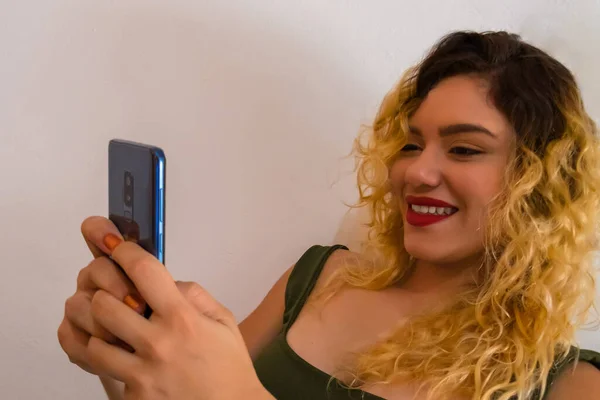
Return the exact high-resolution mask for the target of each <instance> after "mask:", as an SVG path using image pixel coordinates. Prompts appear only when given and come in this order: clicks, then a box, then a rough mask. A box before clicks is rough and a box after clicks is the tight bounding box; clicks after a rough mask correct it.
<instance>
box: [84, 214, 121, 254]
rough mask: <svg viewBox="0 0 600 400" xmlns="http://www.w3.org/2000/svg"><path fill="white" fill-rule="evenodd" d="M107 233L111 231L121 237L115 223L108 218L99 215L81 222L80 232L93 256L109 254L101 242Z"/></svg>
mask: <svg viewBox="0 0 600 400" xmlns="http://www.w3.org/2000/svg"><path fill="white" fill-rule="evenodd" d="M108 233H112V234H113V235H115V236H116V237H118V238H121V239H123V236H122V235H121V233H120V232H119V230H118V229H117V227H116V226H115V224H113V223H112V221H111V220H109V219H108V218H104V217H99V216H93V217H88V218H86V219H85V220H84V221H83V223H82V224H81V234H82V235H83V238H84V240H85V242H86V244H87V246H88V248H89V249H90V251H91V252H92V254H93V255H94V257H102V256H105V255H107V254H109V249H108V247H107V246H106V245H105V244H104V242H103V239H104V236H106V235H107V234H108Z"/></svg>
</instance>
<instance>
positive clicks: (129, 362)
mask: <svg viewBox="0 0 600 400" xmlns="http://www.w3.org/2000/svg"><path fill="white" fill-rule="evenodd" d="M86 357H87V361H88V365H89V366H90V367H91V368H93V370H94V371H96V373H97V374H98V375H108V376H110V377H111V378H113V379H116V380H118V381H121V382H124V383H125V384H126V385H127V384H129V385H131V384H136V383H137V376H138V374H139V372H140V371H141V370H142V368H143V364H142V359H141V358H140V357H139V356H137V355H135V354H133V353H130V352H128V351H126V350H123V349H121V348H119V347H117V346H113V345H111V344H108V343H106V342H105V341H104V340H102V339H98V338H96V337H93V336H92V337H91V338H90V340H89V342H88V345H87V353H86Z"/></svg>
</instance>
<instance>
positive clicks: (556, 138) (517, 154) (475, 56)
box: [58, 32, 600, 400]
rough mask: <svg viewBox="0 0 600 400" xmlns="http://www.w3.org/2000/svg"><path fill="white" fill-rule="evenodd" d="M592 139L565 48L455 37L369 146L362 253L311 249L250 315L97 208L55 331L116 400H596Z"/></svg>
mask: <svg viewBox="0 0 600 400" xmlns="http://www.w3.org/2000/svg"><path fill="white" fill-rule="evenodd" d="M597 135H598V131H597V128H596V126H595V124H594V123H593V121H592V119H591V118H590V117H589V116H588V114H587V113H586V111H585V109H584V106H583V102H582V100H581V96H580V93H579V90H578V87H577V85H576V82H575V79H574V77H573V75H572V74H571V72H570V71H569V70H568V69H566V68H565V67H564V66H563V65H562V64H560V63H559V62H558V61H557V60H555V59H554V58H552V57H550V56H549V55H548V54H546V53H544V52H542V51H541V50H539V49H537V48H535V47H533V46H531V45H529V44H527V43H525V42H523V41H522V40H521V39H520V38H519V37H518V36H516V35H511V34H509V33H506V32H486V33H476V32H456V33H452V34H450V35H448V36H447V37H445V38H443V39H442V40H441V41H440V42H439V43H438V44H437V45H436V46H435V47H434V48H433V49H432V51H431V52H430V54H429V55H428V56H427V57H426V58H425V59H424V60H423V62H421V63H420V64H419V65H417V66H416V67H414V68H412V69H410V70H409V71H408V73H407V74H406V75H405V76H404V77H403V79H402V80H401V81H400V82H399V83H398V85H397V86H396V87H395V88H394V89H393V90H392V91H391V92H390V93H389V94H388V96H387V97H386V98H385V99H384V102H383V104H382V106H381V108H380V110H379V113H378V115H377V117H376V119H375V122H374V124H373V129H371V130H370V131H367V132H366V136H364V137H359V138H358V139H357V141H356V147H355V150H356V154H357V157H358V187H359V194H360V201H359V205H363V206H367V207H368V209H369V210H370V211H371V223H370V228H371V229H370V232H369V236H368V240H367V242H366V245H365V247H364V249H363V251H362V252H361V253H360V254H358V253H352V252H350V251H348V249H347V247H346V246H343V245H334V246H313V247H311V248H309V249H308V250H307V251H306V252H305V253H304V254H303V255H302V256H301V257H300V258H299V260H298V261H297V262H296V263H295V265H294V266H293V267H291V268H290V269H289V270H288V271H287V272H286V273H285V274H284V275H283V276H282V277H281V278H280V279H279V281H278V282H277V283H276V284H275V285H274V287H273V288H272V289H271V291H270V292H269V293H268V294H267V296H266V297H265V299H264V300H263V301H262V302H261V304H260V305H259V307H258V308H257V309H256V310H255V311H253V312H252V313H251V314H250V315H249V316H248V317H247V318H246V319H245V320H244V321H242V322H241V323H240V324H239V327H238V326H237V325H236V323H235V321H234V318H233V315H232V313H231V312H230V311H228V310H227V309H225V308H224V307H223V306H222V305H220V304H219V303H218V302H216V301H215V300H214V299H212V298H211V297H210V295H209V294H208V293H207V292H206V291H205V290H204V289H202V288H201V287H200V286H199V285H197V284H194V283H181V282H174V279H173V278H172V277H171V276H170V275H169V272H168V271H167V269H165V268H164V266H163V265H162V264H160V263H159V262H158V261H157V260H156V259H155V258H153V257H151V255H150V254H149V253H146V252H144V251H143V250H142V248H141V247H139V246H138V245H136V244H134V243H127V242H123V238H122V237H121V236H120V234H119V232H118V230H117V229H116V227H115V226H114V225H113V224H112V223H111V222H110V221H108V220H107V219H105V218H91V219H88V220H86V221H85V223H84V224H83V226H82V232H83V234H84V237H85V239H86V242H87V244H88V246H89V248H90V250H91V251H92V254H93V255H94V257H95V260H94V261H92V262H91V263H90V264H89V265H88V266H87V267H85V268H83V269H82V270H81V272H80V275H79V277H78V285H77V290H76V292H75V294H74V295H73V296H71V297H70V298H69V299H68V300H67V302H66V305H65V317H64V319H63V321H62V323H61V325H60V327H59V331H58V336H59V341H60V343H61V346H62V347H63V349H64V350H65V352H66V353H67V354H68V355H69V358H70V360H71V361H72V362H74V363H77V364H78V365H79V366H80V367H81V368H83V369H85V370H87V371H88V372H91V373H94V374H97V375H99V376H101V377H102V379H103V382H104V384H105V387H106V388H107V392H110V394H109V396H111V398H112V399H121V398H125V399H140V398H142V399H148V398H152V399H154V398H165V399H166V398H169V399H178V400H187V399H190V400H191V399H198V398H202V399H207V400H213V399H215V400H216V399H242V398H243V399H255V400H258V399H271V400H272V399H273V398H276V399H278V400H287V399H293V400H294V399H298V400H300V399H330V400H346V399H370V400H380V399H383V398H385V399H391V400H422V399H427V400H434V399H435V400H442V399H444V400H450V399H452V400H456V399H461V400H462V399H472V400H492V399H493V400H509V399H510V400H540V399H547V400H571V399H574V398H576V399H578V400H592V399H597V398H598V396H599V394H600V354H598V353H597V352H594V351H591V350H585V349H584V350H582V349H580V348H579V347H578V346H577V344H576V342H575V332H576V330H577V329H578V328H579V327H580V326H581V324H582V323H583V322H584V321H585V320H586V318H587V316H588V312H589V310H590V309H591V306H592V304H593V300H594V297H595V276H594V271H593V269H592V263H591V257H592V256H593V254H594V251H595V250H597V243H598V241H597V233H598V232H597V227H598V222H599V213H600V147H599V141H598V136H597ZM117 263H118V264H119V265H120V266H121V268H118V267H117V265H116V264H117ZM132 300H133V301H132ZM146 306H150V307H151V308H152V309H153V310H155V313H154V314H153V315H152V316H151V317H150V318H149V319H146V318H144V317H143V316H142V315H140V313H141V312H143V308H144V307H146ZM108 377H111V378H114V379H116V380H118V381H121V382H124V383H125V390H124V392H123V393H124V396H123V397H122V396H121V393H120V392H121V390H118V392H119V393H116V392H117V391H115V392H113V391H112V390H109V388H110V387H111V385H112V384H113V383H114V382H113V381H112V380H111V379H109V378H108Z"/></svg>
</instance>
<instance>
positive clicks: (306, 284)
mask: <svg viewBox="0 0 600 400" xmlns="http://www.w3.org/2000/svg"><path fill="white" fill-rule="evenodd" d="M337 249H346V250H347V247H345V246H342V245H334V246H319V245H316V246H312V247H311V248H309V249H308V250H307V251H306V252H305V253H304V254H303V255H302V257H301V258H300V259H299V260H298V262H297V263H296V265H295V267H294V269H293V270H292V273H291V274H290V276H289V279H288V284H287V287H286V291H285V312H284V315H283V328H282V330H281V332H280V333H279V334H278V335H277V337H276V338H275V339H274V340H273V341H272V342H271V343H270V344H269V345H268V346H267V347H266V348H265V349H264V350H263V351H262V353H261V354H260V355H259V356H258V357H257V358H256V360H255V361H254V367H255V369H256V372H257V374H258V378H259V379H260V381H261V382H262V384H263V385H264V387H265V388H266V389H267V390H268V391H269V392H270V393H271V394H272V395H273V396H274V397H275V398H276V399H277V400H317V399H329V400H348V399H363V400H381V399H382V397H379V396H376V395H374V394H371V393H367V392H363V391H361V390H358V389H347V388H346V387H344V386H342V385H341V384H340V383H338V382H337V381H336V380H333V379H331V376H330V375H329V374H327V373H325V372H323V371H321V370H320V369H318V368H316V367H314V366H313V365H311V364H309V363H308V362H307V361H305V360H304V359H303V358H301V357H300V356H299V355H298V354H296V353H295V352H294V350H292V348H291V347H290V346H289V344H288V342H287V340H286V337H287V333H288V331H289V330H290V327H291V326H292V324H293V323H294V321H295V320H296V318H297V317H298V314H299V313H300V310H301V309H302V307H303V306H304V303H305V302H306V300H307V298H308V296H309V294H310V293H311V291H312V290H313V288H314V287H315V284H316V282H317V279H318V277H319V275H320V273H321V271H322V269H323V266H324V265H325V262H326V261H327V258H328V257H329V256H330V255H331V254H332V253H333V252H334V251H336V250H337ZM577 350H578V349H576V348H573V349H572V351H571V353H570V355H569V357H568V358H567V359H566V360H564V361H563V362H561V363H556V364H555V365H554V367H553V368H552V370H551V372H550V375H549V377H548V387H550V385H552V381H553V380H554V378H556V377H557V376H558V375H559V374H560V372H561V371H562V370H564V369H565V368H566V367H567V366H568V365H569V364H570V363H571V362H572V361H573V360H574V359H575V358H578V359H579V360H580V361H587V362H589V363H591V364H592V365H594V366H596V367H597V368H599V369H600V354H599V353H597V352H594V351H592V350H580V351H579V353H578V352H577ZM546 393H548V390H547V391H546ZM544 397H546V396H544ZM531 400H543V399H542V398H540V396H539V393H537V394H536V395H534V396H533V397H532V398H531Z"/></svg>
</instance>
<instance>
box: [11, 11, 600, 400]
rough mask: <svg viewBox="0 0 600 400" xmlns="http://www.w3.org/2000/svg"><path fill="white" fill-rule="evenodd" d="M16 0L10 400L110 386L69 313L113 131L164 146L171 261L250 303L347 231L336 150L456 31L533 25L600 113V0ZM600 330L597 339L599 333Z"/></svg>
mask: <svg viewBox="0 0 600 400" xmlns="http://www.w3.org/2000/svg"><path fill="white" fill-rule="evenodd" d="M594 3H595V5H594ZM0 5H1V7H0V10H1V11H0V138H1V142H0V144H1V145H0V160H1V161H0V163H1V164H0V178H1V182H2V184H1V185H0V217H1V219H0V220H1V221H2V228H3V229H1V230H0V243H1V244H0V250H1V251H2V254H3V261H2V265H3V271H4V276H3V278H2V279H1V280H0V357H1V359H2V362H1V363H0V393H1V394H2V395H1V396H2V398H7V399H8V398H10V399H38V398H47V399H82V398H85V399H102V398H103V395H102V392H101V388H100V385H99V384H97V382H96V380H95V378H94V377H92V376H89V375H87V374H85V373H83V372H81V371H79V370H77V368H76V367H74V366H72V365H70V364H69V363H68V361H67V359H66V357H65V356H64V354H63V353H62V352H61V350H60V347H59V345H58V342H57V339H56V328H57V326H58V324H59V322H60V320H61V317H62V313H63V303H64V300H65V298H66V297H67V296H69V295H70V294H71V293H72V292H73V290H74V288H75V278H76V274H77V271H78V270H79V269H80V268H82V267H84V266H85V265H86V264H87V263H88V261H89V258H90V256H89V254H88V252H87V249H86V247H85V245H84V243H83V241H82V240H81V237H80V235H79V224H80V223H81V221H82V220H83V219H84V218H85V217H86V216H88V215H91V214H100V215H104V214H105V213H106V207H107V201H106V197H107V190H106V184H107V174H106V169H107V166H106V149H107V143H108V140H109V139H110V138H113V137H120V138H127V139H132V140H138V141H143V142H147V143H152V144H157V145H160V146H162V147H163V148H164V149H165V151H166V153H167V157H168V160H169V161H168V182H169V183H168V187H169V194H168V206H167V220H168V223H167V227H168V228H167V254H168V256H167V266H168V268H169V269H170V270H171V271H172V273H173V274H174V275H175V276H176V278H177V279H181V280H195V281H198V282H201V283H202V284H203V285H205V286H206V287H207V288H208V289H209V290H210V291H211V292H212V293H213V294H214V295H215V296H216V297H217V298H218V299H219V300H221V301H222V302H223V303H224V304H225V305H227V306H229V307H230V308H231V309H232V310H233V311H234V312H235V313H236V315H237V316H238V317H239V318H242V317H244V316H245V315H246V314H247V313H248V312H249V311H250V310H251V309H252V308H253V307H254V306H255V305H256V304H257V302H258V301H259V300H260V299H261V298H262V296H263V295H264V294H265V293H266V291H267V290H268V288H269V287H270V286H271V284H272V283H273V282H274V281H275V279H276V278H277V277H278V276H279V275H280V274H281V272H282V271H283V270H284V269H285V268H287V267H288V266H289V265H290V264H291V263H293V262H294V261H295V260H296V259H297V257H299V256H300V255H301V253H302V252H303V251H304V250H305V249H306V248H307V247H308V246H310V245H312V244H314V243H330V242H331V241H332V240H333V238H334V236H335V234H336V231H337V229H338V227H339V224H340V221H341V219H342V217H343V215H344V212H345V210H346V209H345V207H344V206H343V205H342V200H346V201H352V200H353V199H354V187H353V185H354V183H353V180H352V177H351V176H348V175H347V171H348V168H349V166H351V162H350V163H348V162H344V163H340V162H339V161H338V160H339V159H340V157H343V156H344V155H345V154H346V153H347V152H348V151H349V149H350V145H351V140H352V139H353V137H354V135H355V134H356V132H357V131H358V128H359V125H360V124H361V123H364V122H369V121H370V119H371V118H372V116H373V114H374V112H375V110H376V107H377V105H378V103H379V101H380V100H381V98H382V97H383V95H384V94H385V92H386V91H387V90H388V89H389V88H390V87H391V86H392V84H393V83H394V82H395V81H396V79H397V78H398V77H399V75H400V73H401V72H402V70H403V69H404V68H405V67H407V66H408V64H409V63H412V62H414V61H415V60H416V59H417V58H418V57H420V56H421V55H422V54H423V52H424V51H425V49H426V48H427V47H428V46H430V45H431V44H432V43H433V42H434V41H435V40H436V39H437V38H439V37H440V36H441V35H442V34H444V33H446V32H447V31H448V30H450V29H458V28H471V29H500V28H504V29H509V30H513V31H516V32H519V33H522V34H523V35H524V36H525V38H527V39H531V40H532V41H533V42H534V43H536V44H538V45H540V46H542V47H544V48H546V49H548V50H550V51H551V52H553V53H554V54H556V55H558V56H560V57H562V59H563V61H565V62H566V63H567V64H568V65H569V66H570V67H571V68H572V69H573V70H574V72H575V73H576V74H577V75H578V77H579V79H580V82H581V84H582V87H583V90H584V95H585V98H586V100H587V103H588V106H589V109H590V110H591V112H592V113H593V115H594V116H595V117H598V116H600V81H599V80H598V79H597V76H595V74H594V72H595V69H596V67H597V65H598V63H599V62H600V55H599V54H600V52H599V51H598V50H600V48H599V47H600V46H599V45H598V42H597V38H598V37H599V36H600V29H599V28H598V25H597V24H596V23H595V22H596V21H598V20H599V19H600V5H598V2H594V1H592V0H590V1H577V2H573V1H558V0H555V1H552V2H549V1H547V0H529V1H527V2H521V1H520V0H506V1H503V2H498V1H475V0H473V1H466V0H465V1H458V0H455V1H443V2H442V1H418V2H417V1H410V2H409V1H398V0H387V1H383V0H379V1H360V0H345V1H342V0H330V1H323V0H307V1H302V2H293V1H266V0H263V1H241V0H238V1H232V0H230V1H217V0H204V1H183V0H179V1H169V2H167V1H151V0H144V1H142V0H129V1H102V0H100V1H98V0H97V1H82V0H54V1H43V0H38V1H33V0H19V1H9V0H3V1H1V2H0ZM594 40H596V41H594ZM345 171H346V172H345ZM337 181H339V182H338V183H337V184H336V185H334V184H335V183H336V182H337ZM344 226H346V225H344ZM344 229H345V228H344ZM344 229H342V232H339V234H340V235H342V236H343V235H346V233H347V232H343V230H344ZM342 236H340V237H342ZM595 335H596V336H592V335H591V334H588V335H584V336H583V338H584V345H587V346H589V347H594V348H600V339H599V338H598V335H597V334H595Z"/></svg>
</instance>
